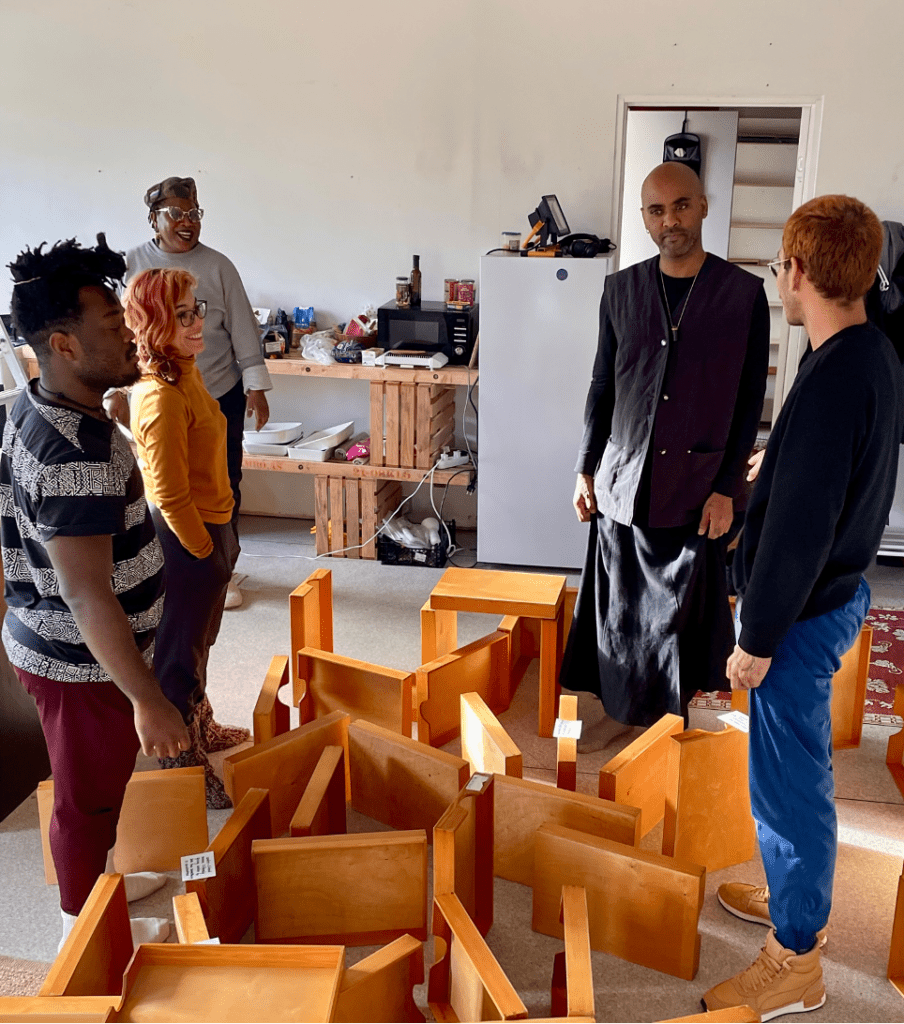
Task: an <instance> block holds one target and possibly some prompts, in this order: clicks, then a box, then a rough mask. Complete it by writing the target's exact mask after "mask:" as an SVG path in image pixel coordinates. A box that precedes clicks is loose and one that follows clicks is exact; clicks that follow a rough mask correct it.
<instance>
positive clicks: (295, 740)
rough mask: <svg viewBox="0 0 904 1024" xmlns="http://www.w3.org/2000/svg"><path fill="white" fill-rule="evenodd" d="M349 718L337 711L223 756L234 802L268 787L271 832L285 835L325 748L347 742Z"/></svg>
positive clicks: (224, 773)
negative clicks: (251, 792) (256, 790)
mask: <svg viewBox="0 0 904 1024" xmlns="http://www.w3.org/2000/svg"><path fill="white" fill-rule="evenodd" d="M348 721H349V716H348V715H347V714H345V713H344V712H342V711H334V712H333V713H332V714H330V715H326V716H325V717H323V718H318V719H317V720H316V721H314V722H309V723H308V724H307V725H302V726H300V727H299V728H297V729H292V730H290V731H289V732H286V733H283V734H282V735H280V736H276V737H274V738H273V739H272V740H268V741H267V742H266V743H261V744H258V745H257V746H254V747H249V748H248V749H247V750H240V751H238V753H235V754H230V755H229V756H228V757H226V758H224V759H223V777H224V781H225V784H226V792H227V793H228V794H229V795H230V797H232V802H233V803H234V804H236V805H237V804H238V802H239V801H240V800H241V799H242V797H243V796H244V795H245V793H247V792H248V790H249V789H268V790H269V791H270V834H271V835H274V836H281V835H284V834H285V833H286V832H288V831H289V822H291V820H292V815H293V814H294V813H295V809H296V808H297V807H298V801H299V800H300V799H301V797H302V794H303V793H304V791H305V788H306V787H307V784H308V782H309V781H310V778H311V775H312V774H313V773H314V769H315V768H316V767H317V762H318V761H319V760H320V755H321V753H322V752H323V748H324V747H329V746H341V747H346V746H347V745H348ZM346 792H347V790H346ZM192 852H197V851H192Z"/></svg>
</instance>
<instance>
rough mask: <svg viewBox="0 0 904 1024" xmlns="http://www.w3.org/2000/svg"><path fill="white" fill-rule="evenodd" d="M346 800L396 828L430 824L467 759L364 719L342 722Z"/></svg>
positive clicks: (453, 791) (462, 777)
mask: <svg viewBox="0 0 904 1024" xmlns="http://www.w3.org/2000/svg"><path fill="white" fill-rule="evenodd" d="M348 753H349V775H350V777H351V805H352V807H353V808H354V809H355V810H356V811H359V812H360V813H361V814H366V815H367V816H368V817H369V818H373V819H374V820H375V821H380V822H382V823H383V824H384V825H390V826H391V827H392V828H397V829H419V828H422V829H424V830H425V831H426V832H427V835H428V836H431V837H432V835H433V826H434V825H435V824H436V823H437V821H439V819H440V818H441V817H442V815H443V814H444V813H445V811H446V808H447V807H448V806H449V805H450V804H451V803H452V802H453V801H454V800H455V798H456V797H457V796H458V793H459V791H460V790H461V788H462V787H463V786H464V784H465V783H466V782H467V781H468V778H469V777H470V774H471V773H470V770H469V768H468V762H467V761H465V760H464V759H463V758H460V757H456V756H455V755H454V754H450V753H447V752H446V751H445V750H436V749H434V748H433V747H428V746H427V745H426V744H425V743H419V742H418V741H417V740H413V739H411V738H410V737H407V736H402V735H401V734H400V733H397V732H393V731H392V730H391V729H381V728H380V727H379V726H376V725H372V724H371V723H370V722H364V721H361V720H359V721H357V722H352V723H351V725H350V726H349V728H348Z"/></svg>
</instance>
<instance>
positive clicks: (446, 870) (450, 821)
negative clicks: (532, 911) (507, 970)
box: [433, 775, 495, 935]
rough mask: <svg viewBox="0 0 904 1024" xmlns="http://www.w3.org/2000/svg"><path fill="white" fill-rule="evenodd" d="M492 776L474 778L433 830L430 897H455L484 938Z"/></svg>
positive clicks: (489, 898)
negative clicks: (447, 895) (452, 894)
mask: <svg viewBox="0 0 904 1024" xmlns="http://www.w3.org/2000/svg"><path fill="white" fill-rule="evenodd" d="M494 788H495V781H494V779H493V776H492V775H473V776H471V778H470V779H469V780H468V783H467V785H466V786H465V787H464V789H463V790H462V791H461V792H460V793H459V794H458V796H457V797H456V798H455V801H454V802H453V803H452V804H451V805H450V807H449V809H448V810H447V811H446V813H445V814H444V815H443V816H442V817H441V818H440V819H439V821H438V822H437V823H436V825H435V826H434V828H433V895H434V896H439V895H442V894H443V893H454V894H455V895H456V896H457V897H458V898H459V899H460V900H461V903H462V906H463V907H464V908H465V910H466V911H467V912H468V914H469V915H470V917H471V920H472V921H473V922H474V924H475V925H477V930H478V931H479V932H480V934H481V935H486V933H487V932H488V931H489V930H490V928H491V927H492V925H493V792H494Z"/></svg>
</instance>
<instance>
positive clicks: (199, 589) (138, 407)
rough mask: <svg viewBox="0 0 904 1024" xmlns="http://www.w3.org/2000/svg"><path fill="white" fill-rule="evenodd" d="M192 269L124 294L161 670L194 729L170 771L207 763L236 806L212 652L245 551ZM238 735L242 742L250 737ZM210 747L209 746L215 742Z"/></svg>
mask: <svg viewBox="0 0 904 1024" xmlns="http://www.w3.org/2000/svg"><path fill="white" fill-rule="evenodd" d="M194 288H195V278H194V277H193V276H192V275H191V274H190V273H189V272H188V271H186V270H178V269H174V268H169V269H159V268H158V269H153V270H145V271H142V272H141V273H140V274H137V275H136V276H135V277H134V278H132V280H131V281H130V283H129V286H128V288H127V289H126V292H125V295H124V296H123V304H124V305H125V319H126V323H127V324H128V325H129V327H130V328H131V329H132V330H133V331H134V332H135V342H136V344H137V346H138V357H139V361H140V365H141V369H142V377H141V380H140V381H139V382H138V383H137V384H136V385H135V387H134V388H133V390H132V402H131V427H132V433H133V434H134V435H135V440H136V442H137V446H138V464H139V466H140V467H141V473H142V476H143V477H144V486H145V492H146V495H147V500H148V504H149V506H150V510H151V515H152V517H153V519H154V524H155V526H156V528H157V535H158V537H159V539H160V544H161V546H162V548H163V554H164V563H165V571H166V599H165V601H164V607H163V618H162V620H161V622H160V626H159V628H158V630H157V642H156V647H155V653H154V671H155V674H156V675H157V678H158V680H159V682H160V687H161V689H162V690H163V692H164V694H165V695H166V696H167V697H168V698H169V699H170V700H171V701H172V702H173V704H175V705H176V707H177V708H178V709H179V711H180V712H181V713H182V715H183V716H184V718H185V721H186V723H187V724H188V726H189V733H190V736H191V747H190V749H189V750H187V751H184V752H183V753H182V754H181V755H180V756H179V757H178V758H162V759H161V761H160V763H161V765H162V767H164V768H186V767H191V766H195V765H200V766H202V767H203V768H204V773H205V781H206V788H207V806H208V807H230V806H232V805H231V802H230V800H229V797H228V796H227V795H226V792H225V790H224V788H223V784H222V782H221V781H220V780H219V779H218V778H217V776H216V775H215V774H214V771H213V768H212V767H211V765H210V762H209V760H208V758H207V754H206V751H205V746H206V744H205V743H203V742H202V725H203V720H202V716H204V715H205V711H206V712H208V714H209V715H212V712H209V708H210V705H209V702H208V701H207V698H206V696H205V689H206V685H207V658H208V654H209V652H210V648H211V647H212V646H213V643H214V641H215V640H216V638H217V633H218V632H219V629H220V620H221V618H222V615H223V605H224V603H225V600H226V586H227V584H228V583H229V580H230V577H231V575H232V567H233V564H234V563H235V559H236V557H237V555H238V551H237V541H236V537H235V532H234V531H233V529H232V527H231V525H230V521H231V518H232V507H233V494H232V488H231V486H230V484H229V474H228V471H227V466H226V417H225V416H224V415H223V413H222V412H221V411H220V407H219V405H218V403H217V402H216V400H215V399H213V398H211V397H210V394H209V393H208V392H207V390H206V389H205V387H204V384H203V382H202V380H201V376H200V374H199V373H198V369H197V367H196V365H195V356H196V355H197V354H198V353H199V352H200V351H201V350H202V349H203V348H204V338H203V330H202V328H203V319H204V314H205V312H206V304H205V303H204V302H197V301H195V296H194ZM224 731H226V732H234V733H235V737H234V742H241V740H243V739H247V738H248V733H247V731H245V730H239V729H236V730H228V729H226V730H224ZM208 749H209V746H208Z"/></svg>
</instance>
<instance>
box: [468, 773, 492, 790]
mask: <svg viewBox="0 0 904 1024" xmlns="http://www.w3.org/2000/svg"><path fill="white" fill-rule="evenodd" d="M489 780H490V776H489V775H484V774H483V773H481V772H476V773H475V774H474V775H472V776H471V778H470V779H468V783H467V785H466V786H465V789H470V790H473V791H474V792H475V793H479V792H480V790H481V789H483V787H484V786H485V785H486V783H487V782H489Z"/></svg>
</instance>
